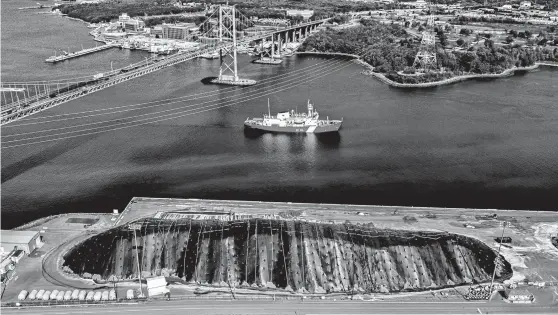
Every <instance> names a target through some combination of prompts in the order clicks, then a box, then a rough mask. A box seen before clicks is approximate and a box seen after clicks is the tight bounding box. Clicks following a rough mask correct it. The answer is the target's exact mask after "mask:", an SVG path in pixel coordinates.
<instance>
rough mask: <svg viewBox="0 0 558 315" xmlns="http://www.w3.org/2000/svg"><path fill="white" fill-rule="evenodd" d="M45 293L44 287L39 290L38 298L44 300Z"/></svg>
mask: <svg viewBox="0 0 558 315" xmlns="http://www.w3.org/2000/svg"><path fill="white" fill-rule="evenodd" d="M44 294H45V290H43V289H41V290H39V292H37V300H42V299H43V295H44Z"/></svg>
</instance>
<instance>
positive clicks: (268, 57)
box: [254, 34, 283, 65]
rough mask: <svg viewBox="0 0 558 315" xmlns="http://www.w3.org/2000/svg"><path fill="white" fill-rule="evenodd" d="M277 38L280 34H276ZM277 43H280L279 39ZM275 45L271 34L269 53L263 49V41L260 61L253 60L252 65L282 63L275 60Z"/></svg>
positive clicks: (273, 36)
mask: <svg viewBox="0 0 558 315" xmlns="http://www.w3.org/2000/svg"><path fill="white" fill-rule="evenodd" d="M278 36H279V37H280V34H278ZM279 42H281V40H280V39H279ZM275 44H276V42H275V34H271V53H268V52H267V49H266V48H265V45H264V44H263V40H262V46H261V55H260V59H256V60H254V63H261V64H266V65H278V64H280V63H281V62H283V60H281V59H277V58H275V57H276V55H275ZM279 50H281V47H279ZM279 56H280V53H279ZM279 58H280V57H279Z"/></svg>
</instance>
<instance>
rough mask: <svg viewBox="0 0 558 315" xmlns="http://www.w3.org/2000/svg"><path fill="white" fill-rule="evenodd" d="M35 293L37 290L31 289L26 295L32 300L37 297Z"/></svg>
mask: <svg viewBox="0 0 558 315" xmlns="http://www.w3.org/2000/svg"><path fill="white" fill-rule="evenodd" d="M37 293H38V291H37V290H33V291H31V293H29V297H28V299H30V300H34V299H36V298H37Z"/></svg>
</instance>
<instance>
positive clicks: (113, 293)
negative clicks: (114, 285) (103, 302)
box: [109, 289, 116, 301]
mask: <svg viewBox="0 0 558 315" xmlns="http://www.w3.org/2000/svg"><path fill="white" fill-rule="evenodd" d="M109 300H111V301H114V300H116V291H115V290H114V289H111V290H110V291H109Z"/></svg>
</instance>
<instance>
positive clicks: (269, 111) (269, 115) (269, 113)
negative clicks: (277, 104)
mask: <svg viewBox="0 0 558 315" xmlns="http://www.w3.org/2000/svg"><path fill="white" fill-rule="evenodd" d="M267 115H268V116H267V117H268V118H269V117H271V109H270V108H269V97H268V98H267Z"/></svg>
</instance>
